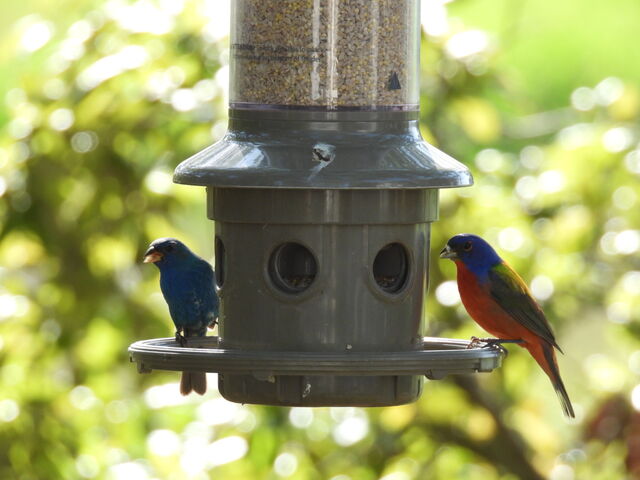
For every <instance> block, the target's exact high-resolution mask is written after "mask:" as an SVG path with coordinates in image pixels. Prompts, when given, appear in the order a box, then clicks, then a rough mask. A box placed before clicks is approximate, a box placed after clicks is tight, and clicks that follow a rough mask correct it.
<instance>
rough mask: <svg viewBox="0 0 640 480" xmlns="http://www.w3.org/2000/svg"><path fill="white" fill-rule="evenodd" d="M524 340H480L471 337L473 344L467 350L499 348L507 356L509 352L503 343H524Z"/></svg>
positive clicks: (470, 343)
mask: <svg viewBox="0 0 640 480" xmlns="http://www.w3.org/2000/svg"><path fill="white" fill-rule="evenodd" d="M523 342H524V340H522V339H520V338H478V337H471V342H469V346H468V347H467V348H475V347H480V348H491V347H497V348H498V349H499V350H500V351H501V352H502V353H503V354H504V355H505V356H506V355H509V351H508V350H507V349H506V348H504V347H503V346H502V344H503V343H518V344H520V343H523Z"/></svg>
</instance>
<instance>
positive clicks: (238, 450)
mask: <svg viewBox="0 0 640 480" xmlns="http://www.w3.org/2000/svg"><path fill="white" fill-rule="evenodd" d="M248 451H249V444H248V443H247V441H246V440H245V439H244V438H243V437H240V436H238V435H234V436H231V437H225V438H221V439H220V440H216V441H215V442H213V443H212V444H211V445H209V446H208V447H207V455H206V457H207V464H208V466H209V467H217V466H219V465H224V464H226V463H231V462H235V461H236V460H240V459H241V458H243V457H244V456H245V455H246V454H247V452H248Z"/></svg>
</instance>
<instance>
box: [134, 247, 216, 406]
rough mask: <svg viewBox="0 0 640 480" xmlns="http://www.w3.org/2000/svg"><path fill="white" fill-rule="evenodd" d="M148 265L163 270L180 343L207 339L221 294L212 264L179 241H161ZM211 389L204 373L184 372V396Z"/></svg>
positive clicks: (162, 282) (151, 252) (152, 250)
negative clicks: (218, 293) (195, 338)
mask: <svg viewBox="0 0 640 480" xmlns="http://www.w3.org/2000/svg"><path fill="white" fill-rule="evenodd" d="M144 263H154V264H155V265H156V267H158V269H159V270H160V289H161V290H162V295H163V296H164V299H165V301H166V302H167V305H168V306H169V313H170V314H171V319H172V320H173V323H174V324H175V326H176V341H178V342H179V343H180V345H181V346H184V345H185V344H186V343H187V338H189V337H196V336H197V337H203V336H205V334H206V332H207V327H213V326H215V324H216V321H217V317H218V295H217V294H216V291H215V286H214V280H215V274H214V272H213V269H212V268H211V265H209V263H208V262H206V261H205V260H203V259H202V258H200V257H198V256H197V255H195V254H194V253H193V252H192V251H191V250H189V249H188V248H187V246H186V245H185V244H184V243H182V242H180V241H179V240H176V239H175V238H159V239H157V240H154V241H153V242H151V245H149V249H148V250H147V251H146V252H145V254H144ZM206 390H207V377H206V375H205V373H204V372H182V378H181V379H180V393H182V394H183V395H188V394H189V393H190V392H191V391H195V392H196V393H199V394H200V395H203V394H204V393H205V392H206Z"/></svg>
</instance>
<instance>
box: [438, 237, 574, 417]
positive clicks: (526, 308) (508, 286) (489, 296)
mask: <svg viewBox="0 0 640 480" xmlns="http://www.w3.org/2000/svg"><path fill="white" fill-rule="evenodd" d="M440 258H449V259H451V260H453V261H454V262H455V264H456V268H457V271H458V290H459V292H460V298H461V299H462V303H463V304H464V306H465V308H466V309H467V312H469V315H471V317H472V318H473V319H474V320H475V321H476V322H477V323H478V324H479V325H480V326H481V327H482V328H484V329H485V330H486V331H487V332H489V333H490V334H491V335H494V336H495V337H497V338H495V339H489V340H483V341H485V342H486V343H489V344H501V343H518V344H519V345H520V346H521V347H524V348H526V349H527V350H529V353H531V355H532V356H533V358H535V360H536V361H537V362H538V364H539V365H540V366H541V367H542V369H543V370H544V371H545V373H546V374H547V375H548V376H549V378H550V379H551V383H552V384H553V388H554V389H555V391H556V393H557V394H558V398H559V399H560V402H561V404H562V409H563V411H564V413H565V415H567V416H568V417H572V418H573V417H575V414H574V412H573V407H572V405H571V401H570V400H569V395H568V394H567V390H566V389H565V387H564V384H563V383H562V379H561V378H560V370H559V369H558V362H557V360H556V354H555V350H554V348H557V349H558V350H559V351H560V352H561V353H562V350H561V349H560V347H559V346H558V344H557V343H556V339H555V337H554V335H553V331H552V330H551V326H550V325H549V322H548V321H547V319H546V317H545V315H544V313H543V312H542V309H541V308H540V306H539V305H538V304H537V303H536V301H535V300H534V299H533V296H532V295H531V292H530V291H529V288H528V287H527V285H526V284H525V282H524V281H523V280H522V278H521V277H520V276H519V275H518V274H517V273H516V272H515V271H514V270H513V269H512V268H511V267H510V266H509V265H507V264H506V263H505V261H504V260H502V259H501V258H500V256H498V254H497V253H496V251H495V250H494V249H493V248H492V247H491V245H489V244H488V243H487V242H486V241H485V240H483V239H482V238H480V237H478V236H477V235H471V234H467V233H462V234H459V235H456V236H454V237H452V238H450V239H449V241H448V242H447V245H446V246H445V247H444V249H443V250H442V252H440Z"/></svg>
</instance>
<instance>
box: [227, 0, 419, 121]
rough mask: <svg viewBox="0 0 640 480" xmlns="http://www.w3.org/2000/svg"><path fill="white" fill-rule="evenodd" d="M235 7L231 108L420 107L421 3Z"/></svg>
mask: <svg viewBox="0 0 640 480" xmlns="http://www.w3.org/2000/svg"><path fill="white" fill-rule="evenodd" d="M232 6H233V7H232V8H233V10H232V20H231V92H230V103H231V107H232V108H258V109H268V108H289V109H290V108H300V109H319V110H325V109H326V110H417V109H418V101H419V97H418V95H419V93H418V71H419V46H420V28H419V2H418V0H234V1H233V2H232Z"/></svg>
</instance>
